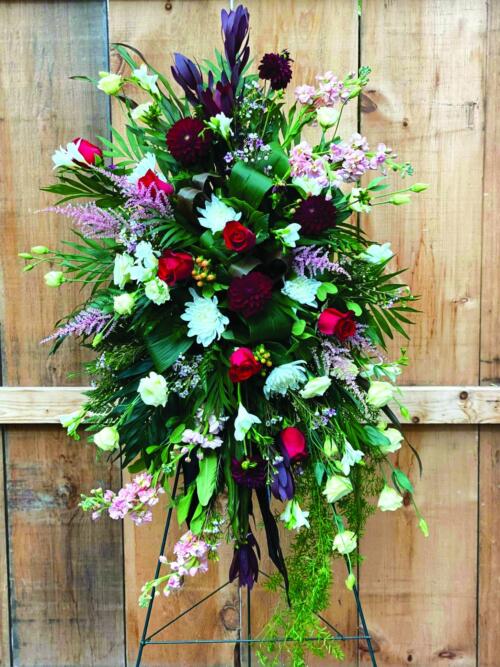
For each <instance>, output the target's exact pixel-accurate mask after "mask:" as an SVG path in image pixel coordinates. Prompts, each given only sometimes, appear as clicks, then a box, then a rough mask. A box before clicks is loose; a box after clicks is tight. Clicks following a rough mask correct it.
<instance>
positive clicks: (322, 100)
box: [295, 72, 351, 107]
mask: <svg viewBox="0 0 500 667" xmlns="http://www.w3.org/2000/svg"><path fill="white" fill-rule="evenodd" d="M316 81H317V82H318V84H317V87H316V88H315V87H314V86H309V85H307V84H306V85H303V86H297V88H296V89H295V99H296V100H297V102H300V103H301V104H306V105H308V106H311V105H314V106H316V107H333V106H334V105H335V104H337V102H339V101H342V102H344V103H345V102H347V101H348V99H349V97H350V95H351V92H350V90H349V89H348V88H346V86H345V84H344V82H343V81H340V80H339V79H338V78H337V77H336V76H335V75H334V74H333V72H325V73H324V74H318V75H316Z"/></svg>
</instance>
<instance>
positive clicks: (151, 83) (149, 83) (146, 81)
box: [132, 63, 160, 95]
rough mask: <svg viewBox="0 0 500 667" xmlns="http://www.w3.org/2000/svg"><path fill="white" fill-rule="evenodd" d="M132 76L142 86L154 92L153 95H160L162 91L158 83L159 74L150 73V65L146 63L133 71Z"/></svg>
mask: <svg viewBox="0 0 500 667" xmlns="http://www.w3.org/2000/svg"><path fill="white" fill-rule="evenodd" d="M132 77H133V79H134V80H135V81H136V82H137V83H138V84H139V85H140V87H141V88H143V89H144V90H147V91H148V92H149V93H153V95H159V93H160V91H159V90H158V86H157V85H156V82H157V81H158V74H148V67H147V65H146V64H145V63H143V64H142V65H141V66H140V67H139V69H134V70H133V71H132Z"/></svg>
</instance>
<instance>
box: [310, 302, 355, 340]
mask: <svg viewBox="0 0 500 667" xmlns="http://www.w3.org/2000/svg"><path fill="white" fill-rule="evenodd" d="M318 329H319V330H320V331H321V333H322V334H325V335H326V336H332V335H333V336H336V337H337V338H338V339H339V340H346V339H347V338H350V337H351V336H354V334H355V333H356V320H355V319H354V316H353V314H352V312H351V311H350V310H348V311H347V313H343V312H342V311H340V310H337V309H336V308H326V310H324V311H323V312H322V313H321V315H320V316H319V319H318Z"/></svg>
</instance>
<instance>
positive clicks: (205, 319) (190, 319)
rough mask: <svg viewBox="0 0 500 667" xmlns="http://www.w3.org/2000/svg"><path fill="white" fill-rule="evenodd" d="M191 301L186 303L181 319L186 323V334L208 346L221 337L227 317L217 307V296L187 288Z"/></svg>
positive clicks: (227, 320) (227, 322)
mask: <svg viewBox="0 0 500 667" xmlns="http://www.w3.org/2000/svg"><path fill="white" fill-rule="evenodd" d="M189 292H190V294H191V296H192V297H193V300H192V301H188V303H187V304H186V310H185V311H184V315H181V319H182V320H184V321H185V322H187V323H188V336H196V342H197V343H199V344H200V345H203V346H204V347H208V346H209V345H210V343H212V342H213V341H214V340H215V339H218V338H220V337H221V335H222V333H223V332H224V330H225V328H226V326H227V325H228V324H229V319H228V318H227V317H226V316H225V315H223V314H222V313H221V312H220V310H219V309H218V308H217V304H218V301H217V297H215V296H213V297H212V298H211V299H207V298H205V297H202V296H199V295H198V294H196V292H195V291H194V289H190V290H189Z"/></svg>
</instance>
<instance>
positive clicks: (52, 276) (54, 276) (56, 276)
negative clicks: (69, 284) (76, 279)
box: [44, 271, 65, 287]
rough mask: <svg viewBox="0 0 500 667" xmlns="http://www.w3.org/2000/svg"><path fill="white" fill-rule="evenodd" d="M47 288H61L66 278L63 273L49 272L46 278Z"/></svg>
mask: <svg viewBox="0 0 500 667" xmlns="http://www.w3.org/2000/svg"><path fill="white" fill-rule="evenodd" d="M44 279H45V284H46V285H47V287H60V286H61V285H62V284H63V282H64V280H65V278H64V273H63V272H62V271H49V272H48V273H46V274H45V276H44Z"/></svg>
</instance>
